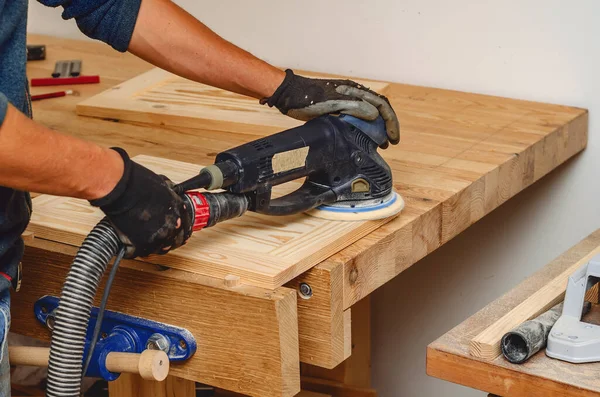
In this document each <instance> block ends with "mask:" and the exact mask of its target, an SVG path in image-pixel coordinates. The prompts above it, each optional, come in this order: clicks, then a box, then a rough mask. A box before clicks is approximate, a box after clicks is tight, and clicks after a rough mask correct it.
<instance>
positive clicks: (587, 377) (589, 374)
mask: <svg viewBox="0 0 600 397" xmlns="http://www.w3.org/2000/svg"><path fill="white" fill-rule="evenodd" d="M598 247H600V229H599V230H597V231H596V232H594V233H592V234H591V235H589V236H588V237H587V238H585V239H584V240H583V241H581V242H580V243H578V244H577V245H575V246H574V247H572V248H571V249H570V250H568V251H567V252H565V253H564V254H563V255H561V256H559V257H558V258H556V259H555V260H554V261H552V262H551V263H549V264H548V265H547V266H545V267H543V268H542V269H540V270H539V271H538V272H536V273H535V274H534V275H532V276H531V277H529V278H528V279H527V280H525V281H523V282H522V283H521V284H520V285H518V286H517V287H515V288H514V289H513V290H512V291H510V292H508V293H507V294H506V295H504V296H502V297H501V298H500V299H498V300H496V301H495V302H492V303H491V304H489V305H488V306H486V307H485V308H483V309H482V310H481V311H479V312H478V313H476V314H475V315H473V316H472V317H470V318H469V319H467V320H466V321H465V322H463V323H462V324H460V325H458V326H457V327H456V328H454V329H453V330H451V331H450V332H448V333H447V334H445V335H444V336H442V337H441V338H439V339H438V340H436V341H435V342H433V343H432V344H430V345H429V347H428V348H427V373H428V374H429V375H431V376H434V377H436V378H440V379H444V380H447V381H450V382H454V383H458V384H461V385H464V386H469V387H472V388H475V389H479V390H483V391H486V392H488V393H493V394H495V395H498V396H503V397H513V396H514V397H518V396H523V397H535V396H540V397H541V396H544V397H545V396H564V397H566V396H573V397H574V396H578V397H584V396H598V395H600V378H599V377H598V373H600V363H592V364H571V363H567V362H564V361H560V360H554V359H551V358H549V357H547V356H546V354H545V353H544V351H541V352H538V353H537V354H536V355H534V356H533V357H532V358H530V359H529V360H528V361H527V362H526V363H525V364H521V365H517V364H511V363H509V362H508V361H506V360H505V359H504V357H503V356H499V357H498V358H496V359H495V360H493V361H486V360H484V359H480V358H476V357H473V356H471V355H470V354H469V343H470V342H471V339H472V338H473V337H474V336H475V335H478V334H479V333H480V332H481V331H483V330H484V329H486V328H487V327H488V326H490V325H491V324H493V323H494V322H495V321H496V320H498V319H499V318H501V317H502V316H504V315H505V314H506V313H508V312H509V311H510V310H512V309H513V308H514V307H516V306H517V305H519V304H520V303H521V302H523V301H524V300H525V299H527V298H528V297H530V296H531V295H532V294H533V293H534V292H536V291H538V290H540V289H541V288H542V287H543V286H545V285H547V284H548V283H549V282H550V281H552V280H553V279H554V278H555V277H556V276H558V275H559V274H560V273H562V272H564V271H565V270H566V269H567V268H569V267H571V266H572V265H573V264H575V263H577V261H579V260H580V259H582V258H584V257H585V256H587V255H588V254H589V253H591V252H592V251H593V250H595V249H596V248H598ZM565 287H566V286H565ZM598 320H600V307H599V306H598V305H594V306H593V308H592V312H591V313H590V314H589V315H588V318H586V319H585V321H588V322H591V323H594V324H597V323H598Z"/></svg>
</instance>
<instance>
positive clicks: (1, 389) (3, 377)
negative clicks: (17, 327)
mask: <svg viewBox="0 0 600 397" xmlns="http://www.w3.org/2000/svg"><path fill="white" fill-rule="evenodd" d="M9 328H10V292H9V291H8V290H5V291H4V292H2V293H0V397H10V364H9V363H8V343H7V339H8V338H7V337H8V329H9Z"/></svg>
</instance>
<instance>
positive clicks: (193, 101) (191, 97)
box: [77, 69, 388, 135]
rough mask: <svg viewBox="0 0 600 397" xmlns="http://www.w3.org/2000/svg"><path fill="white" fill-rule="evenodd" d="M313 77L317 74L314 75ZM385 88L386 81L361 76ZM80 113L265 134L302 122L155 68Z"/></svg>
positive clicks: (79, 108)
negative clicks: (376, 80) (375, 80)
mask: <svg viewBox="0 0 600 397" xmlns="http://www.w3.org/2000/svg"><path fill="white" fill-rule="evenodd" d="M311 75H313V76H314V74H311ZM361 83H362V84H364V85H366V86H368V87H371V89H373V90H375V91H378V92H381V93H385V89H386V88H387V87H388V83H384V82H374V81H361ZM77 114H79V115H82V116H94V117H101V118H111V119H118V120H128V121H138V122H144V123H151V124H158V125H172V126H179V127H192V128H207V129H212V130H218V131H234V132H239V133H242V134H244V133H245V134H253V135H264V134H265V133H269V132H271V133H273V132H279V131H282V130H285V129H288V128H292V127H297V126H299V125H301V124H303V122H301V121H298V120H295V119H292V118H289V117H282V115H281V113H280V112H279V111H278V110H277V109H275V108H270V107H268V106H261V105H259V103H258V101H257V100H256V99H254V98H249V97H246V96H243V95H239V94H234V93H231V92H228V91H224V90H221V89H218V88H214V87H210V86H207V85H204V84H200V83H196V82H193V81H190V80H187V79H184V78H181V77H179V76H176V75H174V74H171V73H169V72H166V71H164V70H161V69H152V70H150V71H148V72H145V73H143V74H141V75H139V76H136V77H134V78H132V79H130V80H127V81H125V82H123V83H121V84H119V85H117V86H115V87H111V88H110V89H108V90H106V91H104V92H102V93H100V94H98V95H95V96H93V97H91V98H88V99H86V100H85V101H83V102H81V103H79V104H77Z"/></svg>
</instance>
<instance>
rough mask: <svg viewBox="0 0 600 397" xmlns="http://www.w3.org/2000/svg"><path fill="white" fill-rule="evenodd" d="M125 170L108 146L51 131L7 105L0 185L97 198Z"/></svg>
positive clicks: (0, 133) (0, 135) (0, 131)
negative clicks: (106, 147)
mask: <svg viewBox="0 0 600 397" xmlns="http://www.w3.org/2000/svg"><path fill="white" fill-rule="evenodd" d="M122 174H123V161H122V160H121V157H120V156H119V155H118V154H117V153H116V152H114V151H112V150H110V149H105V148H102V147H100V146H97V145H94V144H92V143H89V142H85V141H82V140H80V139H76V138H73V137H70V136H67V135H63V134H60V133H58V132H55V131H52V130H50V129H48V128H46V127H44V126H42V125H40V124H37V123H35V122H33V121H32V120H30V119H28V118H27V117H25V115H23V114H22V113H20V112H19V111H17V110H16V109H15V108H14V107H12V106H9V108H8V112H7V113H6V117H5V119H4V122H3V123H2V125H0V186H7V187H11V188H14V189H18V190H26V191H34V192H38V193H48V194H54V195H59V196H71V197H78V198H83V199H88V200H91V199H96V198H100V197H103V196H105V195H106V194H108V193H109V192H110V191H111V190H112V189H113V188H114V187H115V185H116V184H117V182H118V181H119V179H120V177H121V175H122Z"/></svg>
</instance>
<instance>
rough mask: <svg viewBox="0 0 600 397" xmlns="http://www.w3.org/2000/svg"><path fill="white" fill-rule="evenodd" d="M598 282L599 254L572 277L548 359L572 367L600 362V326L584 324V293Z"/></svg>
mask: <svg viewBox="0 0 600 397" xmlns="http://www.w3.org/2000/svg"><path fill="white" fill-rule="evenodd" d="M599 281H600V254H599V255H596V256H594V257H593V258H592V259H591V260H590V261H589V262H588V263H587V264H585V265H584V266H582V267H581V268H579V270H577V271H576V272H575V273H574V274H573V275H572V276H571V277H569V282H568V285H567V293H566V295H565V302H564V305H563V311H562V315H561V317H560V318H559V319H558V321H556V324H554V327H552V330H551V331H550V336H549V337H548V347H547V348H546V355H548V356H549V357H552V358H557V359H559V360H563V361H568V362H572V363H589V362H596V361H600V326H598V325H595V324H589V323H586V322H583V321H581V317H582V309H583V307H584V305H585V293H586V292H587V291H588V290H589V289H590V288H592V287H593V286H594V285H596V284H597V283H598V282H599Z"/></svg>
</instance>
